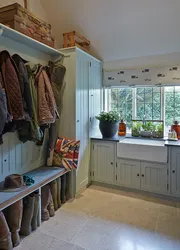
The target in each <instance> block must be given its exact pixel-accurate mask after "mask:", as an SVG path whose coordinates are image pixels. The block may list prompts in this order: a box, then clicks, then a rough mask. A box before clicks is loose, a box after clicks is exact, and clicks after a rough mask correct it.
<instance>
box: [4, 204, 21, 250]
mask: <svg viewBox="0 0 180 250" xmlns="http://www.w3.org/2000/svg"><path fill="white" fill-rule="evenodd" d="M22 213H23V202H22V200H19V201H17V202H15V203H14V204H12V205H11V206H9V207H8V208H6V220H7V223H8V226H9V229H10V232H11V239H12V243H13V247H16V246H18V245H19V244H20V237H19V231H20V227H21V221H22Z"/></svg>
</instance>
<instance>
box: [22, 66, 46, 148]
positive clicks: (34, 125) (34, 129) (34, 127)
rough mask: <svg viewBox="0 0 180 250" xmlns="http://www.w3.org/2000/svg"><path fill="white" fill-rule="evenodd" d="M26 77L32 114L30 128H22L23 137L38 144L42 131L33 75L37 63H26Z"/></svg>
mask: <svg viewBox="0 0 180 250" xmlns="http://www.w3.org/2000/svg"><path fill="white" fill-rule="evenodd" d="M26 68H27V73H28V79H29V86H30V93H31V98H32V110H33V115H32V119H31V121H30V128H29V127H28V128H27V130H25V129H24V138H25V137H26V138H28V140H30V141H34V142H36V143H38V144H39V142H41V141H42V138H43V133H42V131H41V129H40V127H39V125H38V113H37V111H38V103H37V102H38V97H37V88H36V86H35V77H36V74H37V72H38V69H39V65H34V64H32V63H28V64H27V65H26Z"/></svg>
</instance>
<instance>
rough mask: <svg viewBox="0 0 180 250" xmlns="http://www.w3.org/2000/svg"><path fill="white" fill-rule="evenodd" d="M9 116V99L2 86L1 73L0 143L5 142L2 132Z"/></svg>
mask: <svg viewBox="0 0 180 250" xmlns="http://www.w3.org/2000/svg"><path fill="white" fill-rule="evenodd" d="M7 117H8V111H7V100H6V93H5V90H4V89H3V88H2V78H1V74H0V144H2V143H3V140H2V132H3V129H4V126H5V124H6V121H7Z"/></svg>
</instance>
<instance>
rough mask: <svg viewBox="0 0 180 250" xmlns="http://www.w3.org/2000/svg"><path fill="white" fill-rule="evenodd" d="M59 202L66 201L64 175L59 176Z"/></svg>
mask: <svg viewBox="0 0 180 250" xmlns="http://www.w3.org/2000/svg"><path fill="white" fill-rule="evenodd" d="M61 203H62V204H64V203H66V175H65V174H64V175H63V176H61Z"/></svg>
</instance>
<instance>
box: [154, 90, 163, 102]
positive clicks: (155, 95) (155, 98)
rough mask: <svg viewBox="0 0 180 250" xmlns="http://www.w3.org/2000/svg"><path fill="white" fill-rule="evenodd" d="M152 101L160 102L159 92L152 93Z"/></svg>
mask: <svg viewBox="0 0 180 250" xmlns="http://www.w3.org/2000/svg"><path fill="white" fill-rule="evenodd" d="M153 102H154V103H159V104H160V103H161V93H158V92H154V93H153Z"/></svg>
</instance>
